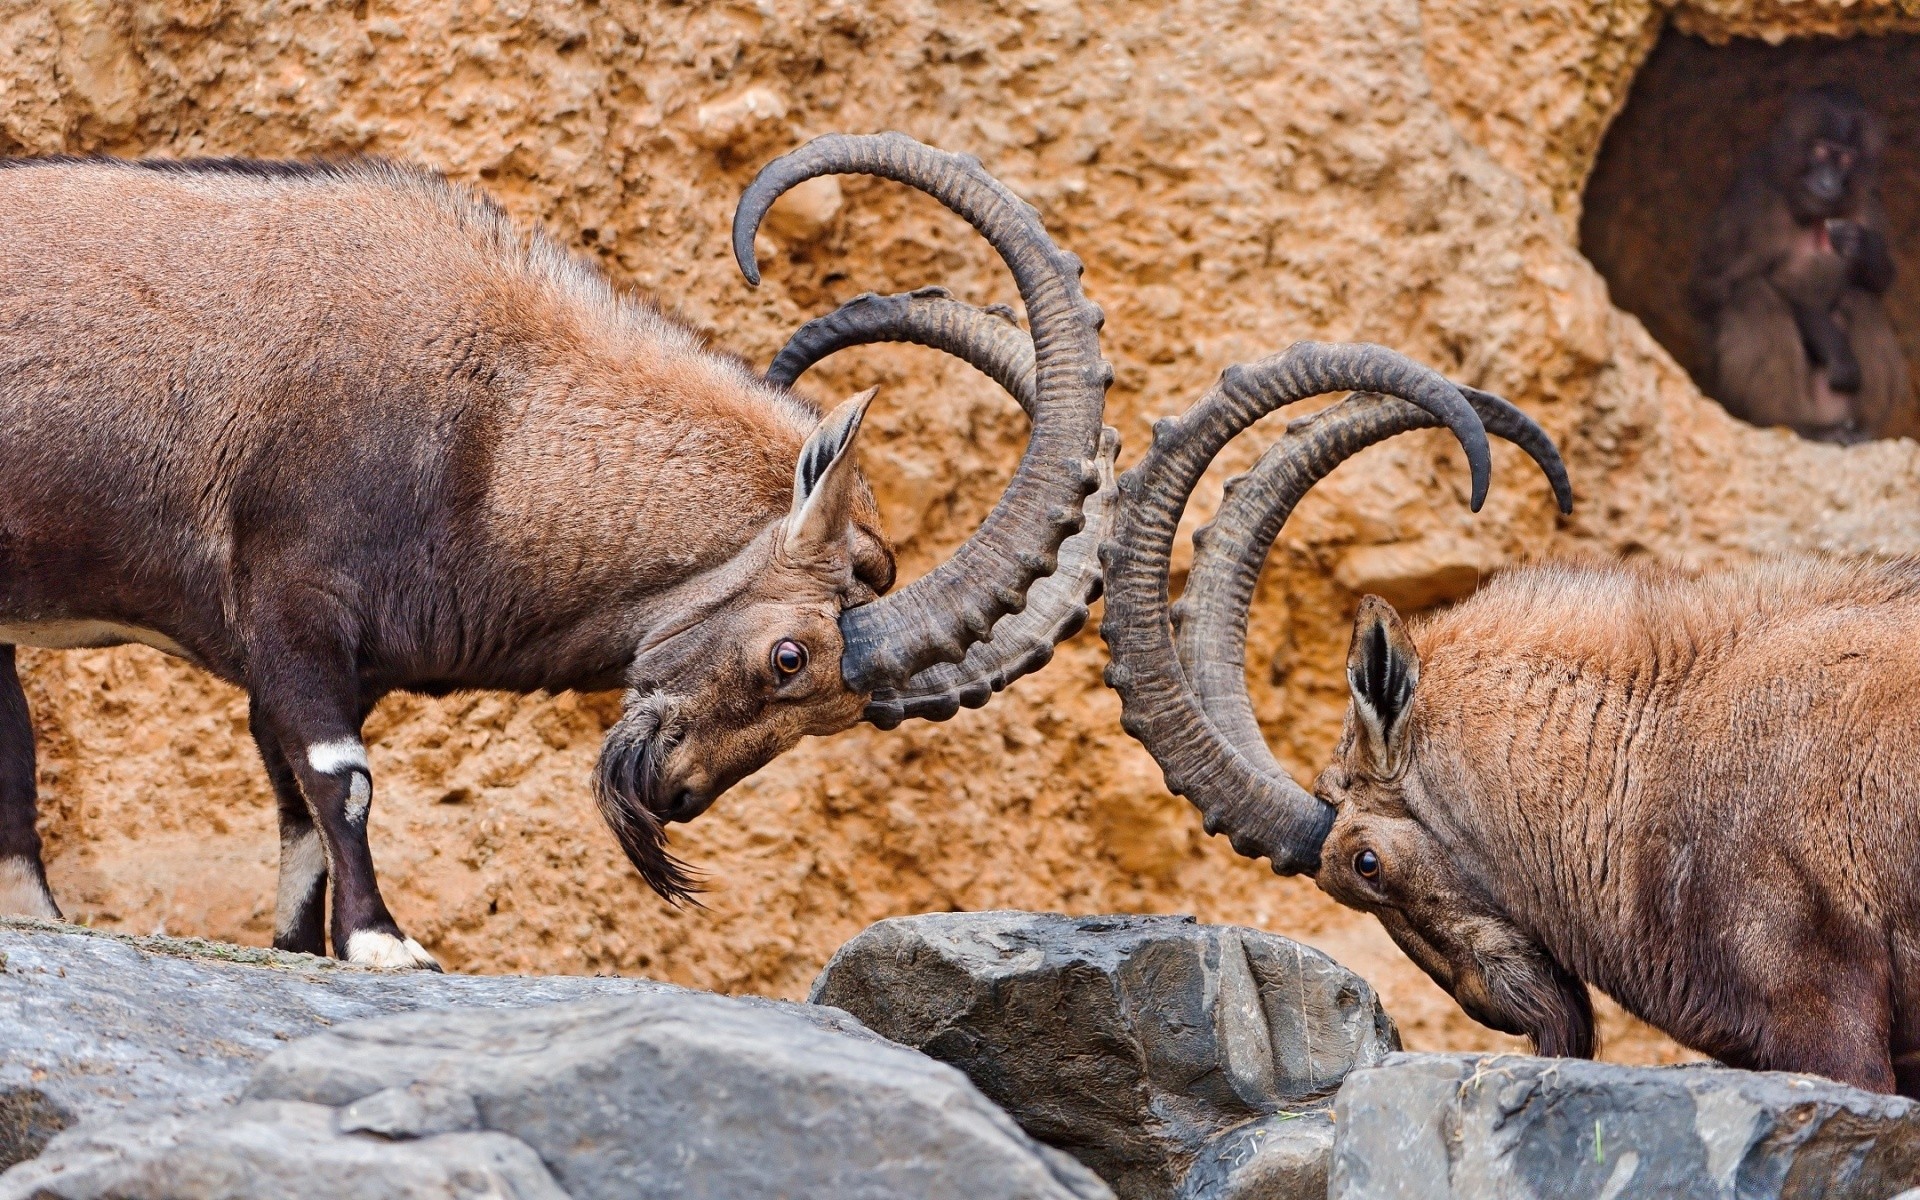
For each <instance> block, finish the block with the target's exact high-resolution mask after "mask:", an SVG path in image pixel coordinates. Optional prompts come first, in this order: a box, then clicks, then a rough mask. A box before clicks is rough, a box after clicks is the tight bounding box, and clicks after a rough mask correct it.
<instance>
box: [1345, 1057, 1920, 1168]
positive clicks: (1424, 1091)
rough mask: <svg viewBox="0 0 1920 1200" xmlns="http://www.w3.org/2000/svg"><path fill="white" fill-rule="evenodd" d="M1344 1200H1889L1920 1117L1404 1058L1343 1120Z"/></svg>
mask: <svg viewBox="0 0 1920 1200" xmlns="http://www.w3.org/2000/svg"><path fill="white" fill-rule="evenodd" d="M1334 1127H1335V1129H1336V1130H1337V1133H1336V1135H1335V1138H1334V1157H1333V1170H1332V1178H1331V1180H1330V1187H1329V1190H1328V1192H1327V1195H1328V1196H1329V1198H1330V1200H1388V1198H1392V1200H1507V1198H1513V1200H1522V1198H1524V1200H1532V1198H1534V1197H1545V1196H1604V1197H1607V1198H1608V1200H1641V1198H1645V1200H1655V1198H1661V1200H1665V1198H1668V1197H1687V1198H1694V1197H1698V1198H1699V1200H1735V1198H1736V1197H1737V1198H1738V1200H1775V1198H1779V1200H1789V1198H1791V1200H1820V1198H1824V1200H1884V1198H1885V1197H1888V1196H1891V1195H1892V1194H1893V1193H1895V1192H1897V1191H1900V1190H1901V1189H1902V1188H1906V1187H1910V1186H1912V1185H1913V1184H1915V1183H1916V1182H1920V1106H1917V1105H1915V1103H1914V1102H1913V1101H1911V1100H1906V1099H1902V1098H1899V1097H1893V1096H1880V1095H1875V1094H1873V1093H1870V1092H1862V1091H1859V1090H1857V1089H1855V1088H1849V1087H1844V1086H1842V1085H1840V1084H1837V1083H1832V1082H1829V1081H1827V1080H1824V1079H1816V1078H1813V1077H1811V1076H1803V1075H1786V1074H1779V1073H1771V1072H1769V1073H1757V1072H1748V1071H1734V1070H1729V1069H1727V1068H1724V1067H1712V1066H1696V1065H1689V1066H1682V1067H1662V1068H1645V1067H1620V1066H1612V1065H1608V1064H1603V1063H1593V1062H1583V1061H1576V1060H1572V1059H1543V1058H1529V1057H1524V1056H1520V1055H1500V1056H1483V1055H1470V1054H1396V1055H1393V1056H1391V1057H1389V1058H1388V1059H1387V1060H1386V1061H1385V1062H1384V1063H1382V1064H1381V1065H1380V1066H1378V1067H1374V1068H1370V1069H1366V1070H1361V1071H1357V1072H1355V1073H1354V1074H1353V1075H1352V1076H1351V1077H1349V1078H1348V1080H1347V1082H1346V1083H1345V1084H1344V1085H1343V1086H1342V1087H1341V1089H1340V1095H1339V1099H1338V1102H1337V1103H1336V1105H1335V1109H1334Z"/></svg>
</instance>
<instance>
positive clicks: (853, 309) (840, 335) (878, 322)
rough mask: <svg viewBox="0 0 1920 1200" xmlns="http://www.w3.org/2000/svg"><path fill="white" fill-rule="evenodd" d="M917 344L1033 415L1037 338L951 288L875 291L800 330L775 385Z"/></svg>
mask: <svg viewBox="0 0 1920 1200" xmlns="http://www.w3.org/2000/svg"><path fill="white" fill-rule="evenodd" d="M877 342H912V343H913V344H914V345H917V346H928V347H931V348H932V349H935V350H942V351H945V352H946V353H948V354H951V355H953V356H954V357H955V358H957V359H959V360H961V361H962V362H964V363H966V364H967V365H969V366H971V367H973V368H974V369H975V370H977V371H979V372H980V373H981V374H983V375H985V376H986V377H987V378H988V379H991V380H993V381H994V382H995V383H997V384H999V385H1000V386H1001V387H1002V388H1005V389H1006V391H1007V394H1008V395H1010V396H1012V397H1013V398H1014V399H1015V400H1016V401H1018V402H1019V404H1020V407H1021V408H1023V409H1025V410H1026V411H1027V412H1028V413H1032V412H1033V339H1032V338H1030V337H1028V336H1027V334H1026V331H1025V330H1023V329H1021V328H1020V326H1019V325H1018V324H1017V323H1016V322H1015V319H1014V315H1013V310H1012V309H1009V308H1007V307H1006V306H1004V305H999V304H996V305H994V306H992V307H991V308H976V307H974V306H973V305H971V304H968V303H966V302H965V301H962V300H956V299H954V298H953V293H952V292H949V291H948V290H947V289H945V288H939V287H929V288H920V289H919V290H918V291H912V292H901V293H898V294H896V295H892V296H880V295H875V294H874V293H873V292H867V293H865V294H863V295H859V296H855V297H854V298H853V299H851V300H849V301H847V302H846V303H845V304H842V305H841V306H840V307H839V308H836V309H834V310H833V311H832V312H830V313H828V314H827V315H826V316H824V317H815V318H814V319H813V320H811V321H808V322H807V323H806V324H805V325H802V326H801V327H800V328H799V329H797V330H795V331H794V334H793V336H792V337H790V338H788V339H787V344H786V345H785V346H782V347H781V348H780V353H779V354H777V355H775V356H774V359H773V364H772V365H771V366H769V367H768V368H767V382H769V383H777V384H779V385H780V386H782V387H792V386H793V384H794V381H795V380H797V379H799V378H800V377H801V376H802V375H804V374H806V373H807V370H808V368H810V367H812V366H813V365H814V364H815V363H817V362H819V361H820V360H821V359H823V358H826V357H827V356H828V355H830V354H834V353H836V352H837V351H841V350H845V349H846V348H847V347H849V346H870V345H873V344H875V343H877Z"/></svg>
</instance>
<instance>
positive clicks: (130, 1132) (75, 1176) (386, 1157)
mask: <svg viewBox="0 0 1920 1200" xmlns="http://www.w3.org/2000/svg"><path fill="white" fill-rule="evenodd" d="M183 1196H191V1197H194V1200H448V1198H450V1197H472V1198H473V1200H481V1198H483V1197H484V1198H486V1200H567V1194H566V1193H565V1192H563V1191H561V1190H560V1186H559V1185H558V1184H557V1183H555V1182H554V1181H553V1176H552V1175H551V1174H549V1173H548V1172H547V1169H546V1167H545V1166H543V1165H542V1164H541V1162H540V1156H539V1155H538V1154H535V1153H534V1152H533V1150H532V1149H531V1148H529V1147H528V1146H527V1145H526V1144H525V1143H524V1142H520V1141H517V1140H516V1139H514V1138H511V1137H507V1136H506V1135H504V1134H499V1133H470V1132H447V1133H440V1134H437V1135H434V1136H431V1137H427V1138H424V1139H421V1140H418V1141H392V1140H388V1139H385V1138H378V1137H369V1136H366V1135H364V1134H355V1133H351V1132H346V1131H343V1130H341V1129H340V1128H339V1114H338V1113H336V1112H335V1110H333V1109H331V1108H326V1107H323V1106H321V1105H318V1104H289V1103H284V1102H271V1103H264V1104H242V1105H240V1106H239V1107H238V1108H232V1109H216V1110H213V1111H211V1112H203V1113H196V1114H194V1115H192V1116H188V1117H163V1118H160V1119H158V1120H154V1121H146V1122H115V1123H109V1124H105V1125H90V1126H87V1127H84V1128H81V1129H75V1130H72V1131H70V1132H68V1133H63V1134H61V1135H60V1136H59V1137H57V1138H55V1139H54V1140H53V1144H52V1145H50V1146H49V1147H47V1151H46V1153H45V1154H43V1155H41V1156H40V1157H39V1158H37V1159H35V1160H34V1161H32V1162H29V1163H23V1164H21V1165H20V1166H18V1167H15V1168H14V1169H13V1170H11V1171H8V1172H7V1173H6V1174H5V1175H4V1176H0V1200H178V1198H179V1197H183Z"/></svg>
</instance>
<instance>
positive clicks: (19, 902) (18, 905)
mask: <svg viewBox="0 0 1920 1200" xmlns="http://www.w3.org/2000/svg"><path fill="white" fill-rule="evenodd" d="M0 916H8V917H45V918H47V919H48V920H52V921H58V920H59V919H60V906H59V905H57V904H55V903H54V902H53V895H52V893H50V892H48V891H47V885H46V884H44V883H42V882H40V871H39V869H38V868H37V867H35V866H34V865H33V864H32V863H30V862H28V861H27V860H26V859H24V858H0Z"/></svg>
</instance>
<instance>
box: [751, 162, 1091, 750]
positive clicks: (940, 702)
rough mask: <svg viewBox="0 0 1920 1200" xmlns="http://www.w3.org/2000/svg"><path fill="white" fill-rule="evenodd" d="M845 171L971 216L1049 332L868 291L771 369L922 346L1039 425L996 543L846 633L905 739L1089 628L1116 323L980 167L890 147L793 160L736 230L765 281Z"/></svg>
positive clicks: (979, 546) (997, 522) (881, 719)
mask: <svg viewBox="0 0 1920 1200" xmlns="http://www.w3.org/2000/svg"><path fill="white" fill-rule="evenodd" d="M843 172H860V173H865V174H872V175H879V176H882V177H885V178H888V179H893V180H896V181H899V182H902V183H907V184H911V185H912V186H914V187H917V188H920V189H921V190H923V191H925V192H927V193H928V194H929V195H931V196H933V197H934V198H935V199H938V200H940V201H941V202H942V203H943V204H945V205H947V207H949V208H951V209H953V210H954V211H955V212H957V213H959V214H960V215H961V216H963V217H965V218H966V219H967V220H968V221H969V222H970V223H971V224H972V225H973V226H974V228H976V229H978V230H979V231H980V232H981V233H982V234H983V235H984V236H985V237H986V238H987V240H988V241H989V242H990V243H991V244H992V245H993V246H994V248H995V249H996V250H997V251H999V253H1000V256H1001V258H1002V259H1003V260H1004V261H1005V262H1006V263H1007V265H1008V267H1009V268H1010V269H1011V270H1012V273H1013V276H1014V281H1015V283H1016V284H1017V285H1018V287H1019V290H1020V294H1021V298H1022V300H1023V301H1024V302H1025V304H1026V307H1027V312H1028V318H1029V321H1030V323H1031V325H1032V329H1033V335H1032V336H1031V337H1029V336H1028V335H1027V333H1026V332H1024V331H1022V330H1021V329H1020V327H1019V325H1018V324H1017V323H1016V322H1015V319H1014V317H1013V314H1012V312H1011V311H1010V310H1007V309H1004V308H1000V307H998V306H996V307H995V308H991V309H981V308H976V307H974V306H973V305H970V304H965V303H962V302H961V301H959V300H955V299H954V298H952V297H951V296H950V295H948V294H947V293H946V292H945V291H944V290H942V289H939V288H927V289H923V290H920V291H916V292H911V293H907V294H905V295H896V296H876V295H871V294H869V295H864V296H860V297H857V298H856V299H854V300H851V301H849V302H847V303H846V304H844V305H842V306H841V307H840V308H839V309H837V310H835V311H834V312H832V313H829V314H827V315H826V316H824V317H820V318H817V319H816V320H814V321H811V322H809V323H808V324H807V325H805V326H803V327H802V328H801V329H800V330H799V331H798V332H797V333H795V334H794V335H793V337H792V338H791V339H790V340H789V341H788V343H787V345H786V347H785V348H784V349H782V350H781V352H780V353H779V355H778V356H777V357H776V358H775V359H774V362H773V364H772V366H771V367H769V368H768V371H767V378H768V379H769V380H770V381H771V382H775V383H779V384H782V385H790V384H792V383H793V382H794V381H795V380H797V379H798V378H799V377H800V375H801V374H802V373H803V372H805V371H806V370H807V368H809V367H810V366H812V365H813V364H814V363H816V362H818V361H820V360H821V359H822V358H825V357H826V356H828V355H830V354H832V353H834V352H835V351H838V350H841V349H844V348H846V347H849V346H857V345H866V344H870V343H874V342H888V341H905V342H914V343H918V344H920V345H923V346H930V347H932V348H934V349H938V350H942V351H945V352H947V353H949V354H952V355H954V356H956V357H958V358H960V359H961V360H963V361H965V362H967V363H969V364H970V365H972V366H973V367H975V368H976V369H978V370H979V371H981V372H982V373H984V374H985V375H987V376H988V377H989V378H990V379H992V380H994V381H995V382H996V383H998V384H1000V386H1001V387H1003V388H1005V389H1006V390H1007V392H1009V393H1010V394H1011V395H1012V396H1013V397H1014V399H1015V400H1017V401H1018V402H1019V403H1020V406H1021V407H1022V408H1023V409H1025V410H1026V412H1027V414H1028V417H1029V418H1030V419H1031V421H1032V425H1033V433H1032V436H1031V437H1030V439H1029V440H1028V443H1027V449H1026V453H1025V455H1024V456H1023V457H1022V458H1021V461H1020V466H1019V468H1018V469H1017V470H1016V471H1015V473H1014V477H1013V480H1012V482H1011V483H1010V484H1009V485H1008V487H1007V491H1006V494H1005V495H1004V496H1002V497H1001V500H1000V502H999V504H998V505H996V506H995V508H994V510H993V511H992V512H991V513H990V514H988V516H987V519H986V520H985V521H984V522H983V523H982V524H981V527H980V529H979V531H978V532H976V533H975V534H974V536H973V537H972V538H971V539H970V540H969V541H968V542H967V543H966V544H965V545H963V546H961V547H960V549H959V550H958V551H956V552H955V554H954V555H953V557H952V558H950V559H948V560H947V561H946V562H945V563H943V564H941V565H940V566H939V567H937V568H935V569H934V570H933V571H930V572H928V573H927V575H926V576H924V577H923V578H921V579H920V580H918V581H916V582H915V583H913V584H911V585H909V586H908V587H907V588H905V589H904V590H902V591H901V592H899V593H897V594H895V595H893V596H889V597H885V598H883V599H881V600H879V601H876V602H875V603H873V604H870V605H866V606H863V607H860V608H854V609H850V610H848V611H847V612H846V614H845V615H844V616H842V618H841V623H840V624H841V633H842V635H843V637H844V638H845V640H846V650H845V652H844V655H843V657H842V660H841V664H842V665H841V674H842V676H843V677H844V678H845V679H846V681H847V683H848V685H849V686H850V687H853V688H855V689H856V690H860V691H868V692H871V693H872V700H871V701H870V703H869V704H868V706H867V709H866V712H865V717H866V719H867V720H869V721H871V722H873V723H874V724H876V725H878V726H880V727H881V728H883V729H891V728H893V727H894V726H896V725H898V724H899V723H900V722H901V721H903V720H905V719H906V718H908V717H923V718H926V719H928V720H936V721H938V720H945V719H946V718H948V717H950V716H952V715H953V714H954V713H955V712H957V711H959V709H961V708H963V707H966V708H977V707H979V706H980V705H982V704H984V703H986V701H987V700H988V698H990V697H991V696H992V695H993V693H995V692H997V691H999V690H1000V689H1002V688H1004V687H1005V686H1006V685H1007V684H1008V683H1010V682H1012V681H1013V680H1015V679H1018V678H1020V677H1021V676H1022V675H1025V674H1027V673H1029V672H1031V671H1034V670H1038V669H1039V668H1040V667H1042V666H1044V665H1045V664H1046V663H1047V661H1048V660H1049V659H1050V658H1051V657H1052V656H1053V647H1054V646H1055V645H1056V644H1058V643H1059V642H1061V641H1063V640H1065V639H1066V638H1068V637H1071V636H1072V635H1073V634H1074V633H1075V632H1077V631H1078V630H1079V629H1080V628H1081V626H1083V625H1084V624H1085V623H1086V620H1087V605H1088V604H1089V603H1090V602H1091V601H1092V600H1093V599H1094V598H1096V597H1097V596H1098V595H1099V588H1100V567H1099V560H1098V549H1099V546H1100V544H1101V542H1102V541H1103V540H1104V539H1105V538H1106V537H1107V535H1108V534H1109V532H1110V531H1111V525H1112V516H1113V510H1114V504H1113V500H1114V480H1113V458H1114V454H1115V453H1116V452H1117V451H1118V448H1119V437H1118V435H1117V434H1116V433H1115V432H1114V431H1113V430H1112V429H1111V428H1109V427H1104V426H1102V425H1101V423H1100V417H1101V411H1102V408H1103V407H1104V404H1105V396H1106V388H1107V385H1108V384H1109V383H1110V382H1111V381H1112V378H1113V371H1112V368H1110V367H1109V366H1108V365H1107V363H1106V362H1105V361H1104V360H1103V359H1101V357H1100V352H1099V341H1098V331H1099V328H1100V324H1101V319H1102V318H1101V314H1100V310H1099V308H1098V307H1097V306H1096V305H1094V304H1093V303H1091V302H1090V301H1088V300H1087V299H1086V297H1085V296H1084V295H1083V294H1082V293H1081V290H1080V282H1079V278H1080V271H1081V267H1080V262H1079V260H1078V259H1076V258H1075V257H1074V256H1073V255H1071V254H1068V253H1066V252H1065V251H1063V250H1061V249H1059V247H1057V246H1056V245H1055V244H1054V243H1053V241H1052V239H1050V238H1049V237H1048V236H1047V233H1046V231H1045V229H1044V228H1043V227H1042V225H1041V223H1040V218H1039V214H1038V213H1036V212H1035V211H1034V210H1033V209H1032V208H1031V207H1030V206H1028V205H1027V204H1026V203H1025V202H1024V201H1022V200H1020V199H1019V198H1018V197H1017V196H1015V195H1013V193H1012V192H1010V191H1008V190H1007V189H1006V187H1005V186H1004V185H1002V184H1001V183H1000V182H999V181H998V180H995V179H994V178H993V177H992V176H990V175H988V174H987V173H986V172H985V171H983V170H982V169H981V167H980V164H979V163H978V162H977V161H975V160H974V159H971V158H965V157H962V156H959V155H953V154H947V153H944V152H942V151H938V150H933V149H931V148H929V147H927V146H924V145H922V144H920V143H919V142H916V141H914V140H913V139H911V138H908V137H906V136H905V135H903V134H891V133H890V134H879V135H875V136H871V137H854V136H846V135H829V136H826V137H822V138H818V139H816V140H814V141H812V142H809V143H808V144H807V145H806V146H804V147H802V148H801V149H800V150H798V151H795V152H794V153H793V154H790V155H787V156H785V157H784V158H780V159H776V160H775V161H774V162H772V163H770V164H768V166H767V167H766V168H765V169H764V170H762V171H761V172H760V175H759V176H758V177H757V178H756V179H755V180H754V182H753V184H752V185H751V186H750V187H749V188H748V189H747V192H746V194H745V196H744V197H742V199H741V202H740V208H739V211H738V212H737V213H736V214H735V217H734V226H733V246H734V255H735V257H736V258H737V259H738V261H739V263H740V269H741V271H742V272H743V273H744V274H745V275H746V277H747V279H748V280H749V281H751V282H756V283H757V282H758V280H759V270H758V267H757V265H756V264H755V261H754V252H753V243H754V236H755V233H756V232H757V230H758V228H759V225H760V221H761V219H762V218H763V217H764V216H765V214H766V212H767V209H768V208H769V207H771V206H772V204H773V202H774V200H775V199H776V198H777V197H778V196H779V195H780V194H781V193H782V192H784V191H785V190H787V189H788V188H790V187H793V186H794V185H795V184H797V183H800V182H801V181H803V180H806V179H810V178H813V177H814V176H817V175H825V174H837V173H843ZM1090 492H1091V493H1092V495H1091V496H1089V493H1090ZM1076 530H1078V531H1079V532H1077V533H1076V532H1075V531H1076ZM1036 581H1038V582H1036ZM956 660H958V661H956Z"/></svg>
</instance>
